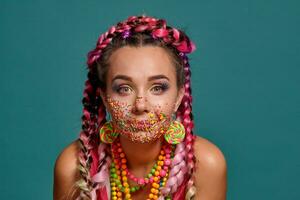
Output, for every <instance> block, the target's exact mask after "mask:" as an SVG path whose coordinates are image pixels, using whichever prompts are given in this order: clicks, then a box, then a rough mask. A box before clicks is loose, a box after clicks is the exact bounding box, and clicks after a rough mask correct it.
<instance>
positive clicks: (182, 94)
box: [174, 86, 185, 112]
mask: <svg viewBox="0 0 300 200" xmlns="http://www.w3.org/2000/svg"><path fill="white" fill-rule="evenodd" d="M184 93H185V89H184V86H182V87H181V88H180V89H179V90H178V93H177V97H176V102H175V108H174V111H175V112H176V111H177V109H178V107H179V106H180V104H181V101H182V98H183V96H184Z"/></svg>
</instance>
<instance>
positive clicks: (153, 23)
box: [77, 16, 195, 199]
mask: <svg viewBox="0 0 300 200" xmlns="http://www.w3.org/2000/svg"><path fill="white" fill-rule="evenodd" d="M146 45H152V46H159V47H162V48H164V49H165V50H166V51H167V52H168V53H169V54H170V56H171V57H172V58H173V59H172V60H173V62H174V65H175V67H176V73H177V86H178V88H179V87H182V86H183V87H184V89H185V94H184V97H183V99H182V102H181V104H180V106H179V108H178V111H177V119H178V120H180V121H181V122H182V123H183V125H184V127H185V130H186V137H185V140H184V142H183V143H184V144H183V143H181V144H178V145H177V147H176V151H175V156H174V159H173V161H172V169H171V171H170V176H169V179H168V181H167V184H166V186H165V187H164V188H163V189H162V196H161V197H160V199H163V198H164V196H167V195H173V199H184V198H185V196H186V195H189V196H193V193H194V182H193V176H192V175H193V172H194V166H195V157H194V152H193V143H194V140H195V136H194V135H193V131H192V130H193V126H194V125H193V116H192V96H191V83H190V77H191V72H190V67H189V62H188V57H187V56H186V54H187V53H191V52H192V51H193V50H194V49H195V46H194V44H193V43H192V42H191V41H190V39H189V38H188V37H187V36H186V34H185V33H184V32H182V31H181V30H178V29H176V28H172V27H170V26H168V25H167V24H166V21H165V20H163V19H156V18H153V17H147V16H138V17H136V16H132V17H129V18H128V19H127V20H125V21H123V22H119V23H118V24H117V25H116V26H112V27H111V28H110V29H109V30H108V31H107V32H106V33H104V34H102V35H101V36H100V37H99V39H98V41H97V44H96V47H95V49H93V50H92V51H90V52H89V54H88V60H87V65H88V71H89V72H88V80H87V81H86V83H85V89H84V93H83V96H84V97H83V99H82V103H83V115H82V131H81V133H80V137H79V140H80V143H81V151H80V153H79V163H80V165H79V170H80V173H81V177H82V178H81V180H80V181H78V182H77V185H78V186H79V188H80V189H81V192H80V196H79V197H78V199H107V197H106V195H108V196H109V193H110V190H109V183H108V181H109V178H108V177H109V173H108V168H109V165H110V162H111V155H110V151H109V148H108V147H107V146H106V145H105V144H103V143H101V142H100V139H99V135H98V131H99V129H100V128H101V126H102V125H103V124H104V123H105V122H106V109H105V106H104V104H103V102H102V99H101V97H100V90H105V87H106V85H105V82H106V79H105V76H106V72H107V68H108V65H109V63H108V59H109V57H110V56H111V54H112V53H113V52H114V51H115V50H117V49H118V48H121V47H123V46H135V47H138V46H146Z"/></svg>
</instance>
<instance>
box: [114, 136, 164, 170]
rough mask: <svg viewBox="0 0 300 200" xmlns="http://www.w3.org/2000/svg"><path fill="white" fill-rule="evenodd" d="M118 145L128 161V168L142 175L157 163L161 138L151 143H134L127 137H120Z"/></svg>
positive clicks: (161, 142)
mask: <svg viewBox="0 0 300 200" xmlns="http://www.w3.org/2000/svg"><path fill="white" fill-rule="evenodd" d="M120 143H121V145H122V149H123V151H124V153H125V155H126V158H127V161H128V163H127V165H128V168H129V169H130V170H132V171H133V172H136V174H140V175H142V174H144V173H147V172H149V171H150V170H151V168H152V167H153V165H154V164H155V162H156V161H157V157H158V155H159V153H160V150H161V148H162V144H163V138H162V137H161V138H159V139H157V140H156V141H154V142H151V143H136V142H132V141H131V140H130V139H128V138H127V137H124V136H120Z"/></svg>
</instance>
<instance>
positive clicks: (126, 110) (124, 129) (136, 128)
mask: <svg viewBox="0 0 300 200" xmlns="http://www.w3.org/2000/svg"><path fill="white" fill-rule="evenodd" d="M141 99H142V97H138V98H137V100H141ZM107 102H108V104H109V106H110V110H111V114H112V122H113V125H114V126H115V129H116V131H117V132H118V133H120V134H121V135H125V136H127V137H128V138H130V139H131V140H132V141H134V142H141V143H147V142H151V141H154V140H155V139H158V138H159V137H160V136H161V135H162V134H164V133H165V132H166V131H167V129H168V127H169V125H170V121H171V117H170V116H168V115H166V114H164V113H162V112H161V106H156V107H154V108H153V111H151V112H149V113H148V114H147V118H146V119H142V120H140V119H137V118H136V116H134V115H133V114H132V109H133V107H132V106H131V105H128V104H127V103H125V102H120V101H118V100H113V99H112V98H110V97H107Z"/></svg>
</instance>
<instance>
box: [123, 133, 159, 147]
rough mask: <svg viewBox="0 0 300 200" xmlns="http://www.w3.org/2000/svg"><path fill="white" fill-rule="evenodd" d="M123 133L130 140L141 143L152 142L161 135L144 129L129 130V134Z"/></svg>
mask: <svg viewBox="0 0 300 200" xmlns="http://www.w3.org/2000/svg"><path fill="white" fill-rule="evenodd" d="M124 135H125V136H126V137H127V138H128V139H129V140H131V141H132V142H134V143H142V144H149V143H153V142H155V141H156V140H158V139H159V138H160V137H161V135H158V134H155V133H149V132H145V131H138V132H131V133H129V134H124Z"/></svg>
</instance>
